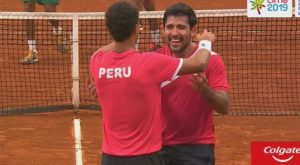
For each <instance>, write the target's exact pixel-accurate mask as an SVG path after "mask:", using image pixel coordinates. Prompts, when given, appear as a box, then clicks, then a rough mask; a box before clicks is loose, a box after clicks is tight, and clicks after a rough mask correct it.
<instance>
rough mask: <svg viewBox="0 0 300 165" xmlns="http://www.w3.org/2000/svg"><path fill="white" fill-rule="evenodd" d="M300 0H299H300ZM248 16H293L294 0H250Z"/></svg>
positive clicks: (248, 2)
mask: <svg viewBox="0 0 300 165" xmlns="http://www.w3.org/2000/svg"><path fill="white" fill-rule="evenodd" d="M298 1H299V0H298ZM247 9H248V10H247V15H248V17H292V15H293V13H292V12H293V10H292V9H293V3H292V0H248V1H247Z"/></svg>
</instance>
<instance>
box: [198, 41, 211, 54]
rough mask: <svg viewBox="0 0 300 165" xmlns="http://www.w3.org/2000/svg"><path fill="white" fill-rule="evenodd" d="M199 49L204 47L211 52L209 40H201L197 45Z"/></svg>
mask: <svg viewBox="0 0 300 165" xmlns="http://www.w3.org/2000/svg"><path fill="white" fill-rule="evenodd" d="M199 49H206V50H208V51H210V52H211V42H210V41H208V40H201V41H200V42H199V46H198V50H199Z"/></svg>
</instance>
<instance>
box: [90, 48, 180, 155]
mask: <svg viewBox="0 0 300 165" xmlns="http://www.w3.org/2000/svg"><path fill="white" fill-rule="evenodd" d="M181 65H182V59H177V58H171V57H168V56H165V55H160V54H156V53H151V52H148V53H139V52H136V51H134V50H129V51H126V52H122V53H116V52H101V51H98V52H96V53H94V55H93V56H92V57H91V61H90V72H91V74H92V76H93V78H94V80H95V84H96V91H97V95H98V101H99V103H100V105H101V107H102V112H103V116H102V117H103V118H102V120H103V121H102V126H103V145H102V151H103V152H104V153H106V154H111V155H116V156H135V155H142V154H148V153H152V152H156V151H159V150H160V149H161V146H162V137H161V131H162V130H161V90H160V85H161V83H162V82H163V81H166V80H171V79H173V78H174V77H175V76H176V75H177V73H178V71H179V69H180V67H181Z"/></svg>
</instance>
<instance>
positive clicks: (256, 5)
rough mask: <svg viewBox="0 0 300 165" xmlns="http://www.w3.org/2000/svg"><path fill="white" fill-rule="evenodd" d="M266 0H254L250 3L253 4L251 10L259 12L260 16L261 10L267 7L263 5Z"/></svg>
mask: <svg viewBox="0 0 300 165" xmlns="http://www.w3.org/2000/svg"><path fill="white" fill-rule="evenodd" d="M264 1H265V0H253V1H250V2H251V5H252V8H251V10H257V12H258V14H259V15H260V13H261V12H260V10H261V9H262V8H263V7H266V6H265V5H264V4H263V3H264Z"/></svg>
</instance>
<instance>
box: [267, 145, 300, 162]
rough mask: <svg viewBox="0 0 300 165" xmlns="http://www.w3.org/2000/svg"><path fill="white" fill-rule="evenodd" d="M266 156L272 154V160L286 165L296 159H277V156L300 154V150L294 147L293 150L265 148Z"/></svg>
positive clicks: (291, 157) (289, 157) (290, 157)
mask: <svg viewBox="0 0 300 165" xmlns="http://www.w3.org/2000/svg"><path fill="white" fill-rule="evenodd" d="M264 153H265V154H271V155H272V158H273V159H274V160H275V161H277V162H280V163H286V162H289V161H290V160H292V159H293V158H294V155H291V156H288V157H287V158H286V159H282V158H277V157H276V156H275V155H279V156H282V155H285V154H300V148H296V147H292V148H281V147H280V146H278V147H277V148H273V147H271V146H267V147H265V148H264Z"/></svg>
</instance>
